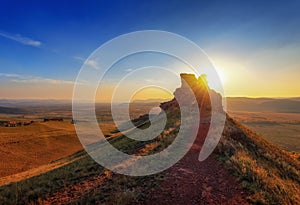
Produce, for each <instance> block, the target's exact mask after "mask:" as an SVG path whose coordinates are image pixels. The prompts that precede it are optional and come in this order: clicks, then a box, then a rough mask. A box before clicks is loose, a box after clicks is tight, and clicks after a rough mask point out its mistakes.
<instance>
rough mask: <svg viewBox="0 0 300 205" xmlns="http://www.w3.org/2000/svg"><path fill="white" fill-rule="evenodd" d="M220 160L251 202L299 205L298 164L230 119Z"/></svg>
mask: <svg viewBox="0 0 300 205" xmlns="http://www.w3.org/2000/svg"><path fill="white" fill-rule="evenodd" d="M218 151H219V158H220V159H221V160H222V161H224V162H225V163H226V165H227V167H228V168H229V169H230V170H232V172H233V173H234V174H235V175H236V176H238V177H239V179H240V180H241V182H242V184H243V185H244V186H245V187H247V188H248V189H249V190H250V191H251V192H252V194H253V195H252V196H251V197H250V198H251V200H252V202H253V203H258V204H300V195H299V193H300V174H299V170H300V163H299V161H297V160H296V159H294V158H292V157H291V156H290V154H289V153H287V152H285V151H283V150H281V149H279V148H278V147H276V146H275V145H273V144H271V143H269V142H268V141H266V140H264V139H263V138H262V137H261V136H259V135H257V134H256V133H254V132H252V131H251V130H249V129H248V128H246V127H244V126H242V125H241V124H239V123H238V122H236V121H234V120H233V119H231V118H229V119H228V120H227V124H226V128H225V130H224V137H223V138H222V140H221V142H220V143H219V146H218Z"/></svg>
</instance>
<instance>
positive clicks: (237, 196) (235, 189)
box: [145, 124, 248, 205]
mask: <svg viewBox="0 0 300 205" xmlns="http://www.w3.org/2000/svg"><path fill="white" fill-rule="evenodd" d="M208 127H209V125H208V124H201V132H200V133H199V134H198V136H197V139H196V141H195V142H194V144H193V146H192V148H191V150H190V151H189V152H188V153H187V154H186V155H185V156H184V158H182V159H181V160H180V161H179V162H178V163H177V164H176V165H174V166H173V167H171V168H170V169H168V170H166V171H165V173H164V175H165V177H166V180H165V181H164V182H162V183H161V184H160V187H159V188H157V189H156V190H155V191H154V193H151V196H149V199H148V200H146V203H145V204H149V205H151V204H172V205H174V204H186V205H187V204H218V205H220V204H248V203H247V201H246V199H245V198H246V196H247V195H248V194H247V192H246V191H245V190H243V189H242V188H241V186H240V184H239V183H238V181H237V179H236V178H235V177H234V176H232V175H231V174H230V173H229V172H228V171H227V170H226V168H225V167H224V165H222V164H221V163H220V162H219V161H218V160H216V159H215V156H214V155H211V156H210V157H209V158H208V159H206V160H205V161H204V162H199V161H198V157H199V153H200V148H201V146H202V144H203V141H204V139H205V136H206V134H207V131H208Z"/></svg>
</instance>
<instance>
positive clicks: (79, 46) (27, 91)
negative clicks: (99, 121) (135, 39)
mask: <svg viewBox="0 0 300 205" xmlns="http://www.w3.org/2000/svg"><path fill="white" fill-rule="evenodd" d="M299 11H300V1H176V0H174V1H165V0H162V1H134V0H129V1H46V0H45V1H14V0H12V1H8V0H6V1H1V7H0V98H6V99H18V98H21V99H25V98H26V99H71V98H72V90H73V85H74V81H75V79H76V76H77V75H78V72H79V71H80V68H81V66H82V64H83V63H84V61H85V59H86V58H88V57H89V56H90V54H91V53H92V52H93V51H94V50H95V49H97V48H98V47H99V46H101V45H102V44H104V43H105V42H107V41H109V40H111V39H113V38H115V37H117V36H119V35H122V34H125V33H129V32H134V31H139V30H163V31H168V32H173V33H176V34H179V35H182V36H184V37H186V38H188V39H190V40H191V41H193V42H195V43H196V44H197V45H198V46H200V47H201V48H202V49H203V50H204V51H205V52H206V53H207V55H208V56H209V58H210V59H211V61H212V62H213V63H214V65H215V67H216V70H217V72H218V73H219V75H220V78H221V81H222V83H223V87H224V93H225V95H226V96H232V97H236V96H248V97H294V96H300V89H299V88H300V81H299V77H300V58H299V56H300V12H299ZM124 69H125V68H124ZM126 70H127V71H131V70H132V69H131V68H130V67H127V68H126ZM117 74H118V72H117V71H115V72H111V74H110V76H112V78H114V76H116V75H117ZM149 75H150V76H148V78H147V79H146V80H148V81H149V82H150V81H153V79H157V76H155V75H154V76H151V74H149ZM108 76H109V75H108ZM160 76H161V75H160ZM116 79H118V78H116ZM116 79H114V80H116ZM109 80H111V79H108V81H109ZM106 86H107V87H110V84H109V83H108V84H107V85H106ZM174 86H177V84H176V83H174V85H173V87H172V86H171V87H170V90H172V89H175V87H174ZM111 89H112V88H111V87H110V88H108V89H106V91H104V92H103V96H106V95H109V93H110V92H112V90H111ZM150 90H151V89H150ZM145 93H146V94H144V95H141V94H139V96H143V97H142V98H155V97H158V98H161V97H170V93H168V94H166V93H165V94H161V93H163V92H153V91H151V92H149V89H148V90H147V92H145ZM150 93H152V94H150ZM158 93H160V94H158ZM155 94H158V95H157V96H156V95H155ZM104 98H105V97H104Z"/></svg>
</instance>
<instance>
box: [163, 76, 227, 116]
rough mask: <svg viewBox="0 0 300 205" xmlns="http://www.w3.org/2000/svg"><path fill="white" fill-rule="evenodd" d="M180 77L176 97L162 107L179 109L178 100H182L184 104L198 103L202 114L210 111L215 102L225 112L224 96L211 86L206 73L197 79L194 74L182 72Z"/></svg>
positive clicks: (219, 110)
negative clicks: (179, 85)
mask: <svg viewBox="0 0 300 205" xmlns="http://www.w3.org/2000/svg"><path fill="white" fill-rule="evenodd" d="M180 77H181V87H180V88H177V89H176V90H175V92H174V96H175V98H173V99H172V100H171V101H168V102H164V103H161V105H160V107H161V108H162V109H163V110H165V111H170V110H172V109H178V108H179V104H178V102H177V101H180V102H181V103H182V105H186V106H189V105H194V103H197V104H198V107H199V110H200V112H201V114H205V113H206V114H207V113H210V111H211V109H212V103H214V104H213V106H214V107H215V109H216V111H218V112H223V106H222V96H221V95H220V94H219V93H217V92H216V91H214V90H212V89H210V88H209V86H208V84H207V81H206V75H201V76H199V78H198V79H197V78H196V76H195V75H194V74H187V73H182V74H180ZM192 95H194V97H193V96H192Z"/></svg>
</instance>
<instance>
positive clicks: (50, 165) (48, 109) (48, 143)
mask: <svg viewBox="0 0 300 205" xmlns="http://www.w3.org/2000/svg"><path fill="white" fill-rule="evenodd" d="M14 105H15V104H14ZM153 105H157V103H154V104H153V103H152V104H151V103H150V104H143V103H142V104H138V105H132V106H131V107H130V109H131V111H132V112H131V117H132V118H137V117H138V116H140V115H142V114H144V113H147V112H148V111H149V109H150V108H151V107H152V106H153ZM20 107H21V108H20V109H19V110H18V109H5V111H7V110H8V111H9V112H11V111H12V110H14V111H15V113H14V114H10V113H7V112H6V113H2V114H0V121H16V122H26V121H33V123H32V124H30V125H28V126H20V127H3V126H0V153H1V161H0V178H1V179H0V184H3V183H6V182H8V181H14V180H17V179H20V178H22V177H24V176H26V177H30V176H32V175H36V174H39V173H43V172H46V171H49V170H51V169H54V168H57V167H58V166H62V165H63V164H64V159H65V158H66V157H68V156H70V155H72V154H74V153H76V152H78V151H80V150H82V149H83V147H82V145H81V143H80V142H79V140H78V137H77V135H76V132H75V128H74V125H73V124H72V123H71V119H72V118H71V114H72V113H71V107H70V106H69V105H67V104H54V105H49V104H41V103H40V104H37V105H35V104H33V105H32V104H28V105H26V104H25V105H24V104H23V105H22V106H20ZM18 112H22V113H18ZM96 112H97V118H98V120H99V126H100V128H101V130H102V132H103V134H104V135H105V136H107V137H109V136H111V134H112V133H114V132H115V131H116V128H115V124H114V123H113V121H112V117H111V113H110V105H108V104H100V105H97V108H96ZM53 117H58V118H62V119H63V120H64V121H49V122H44V121H43V119H44V118H53Z"/></svg>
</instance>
